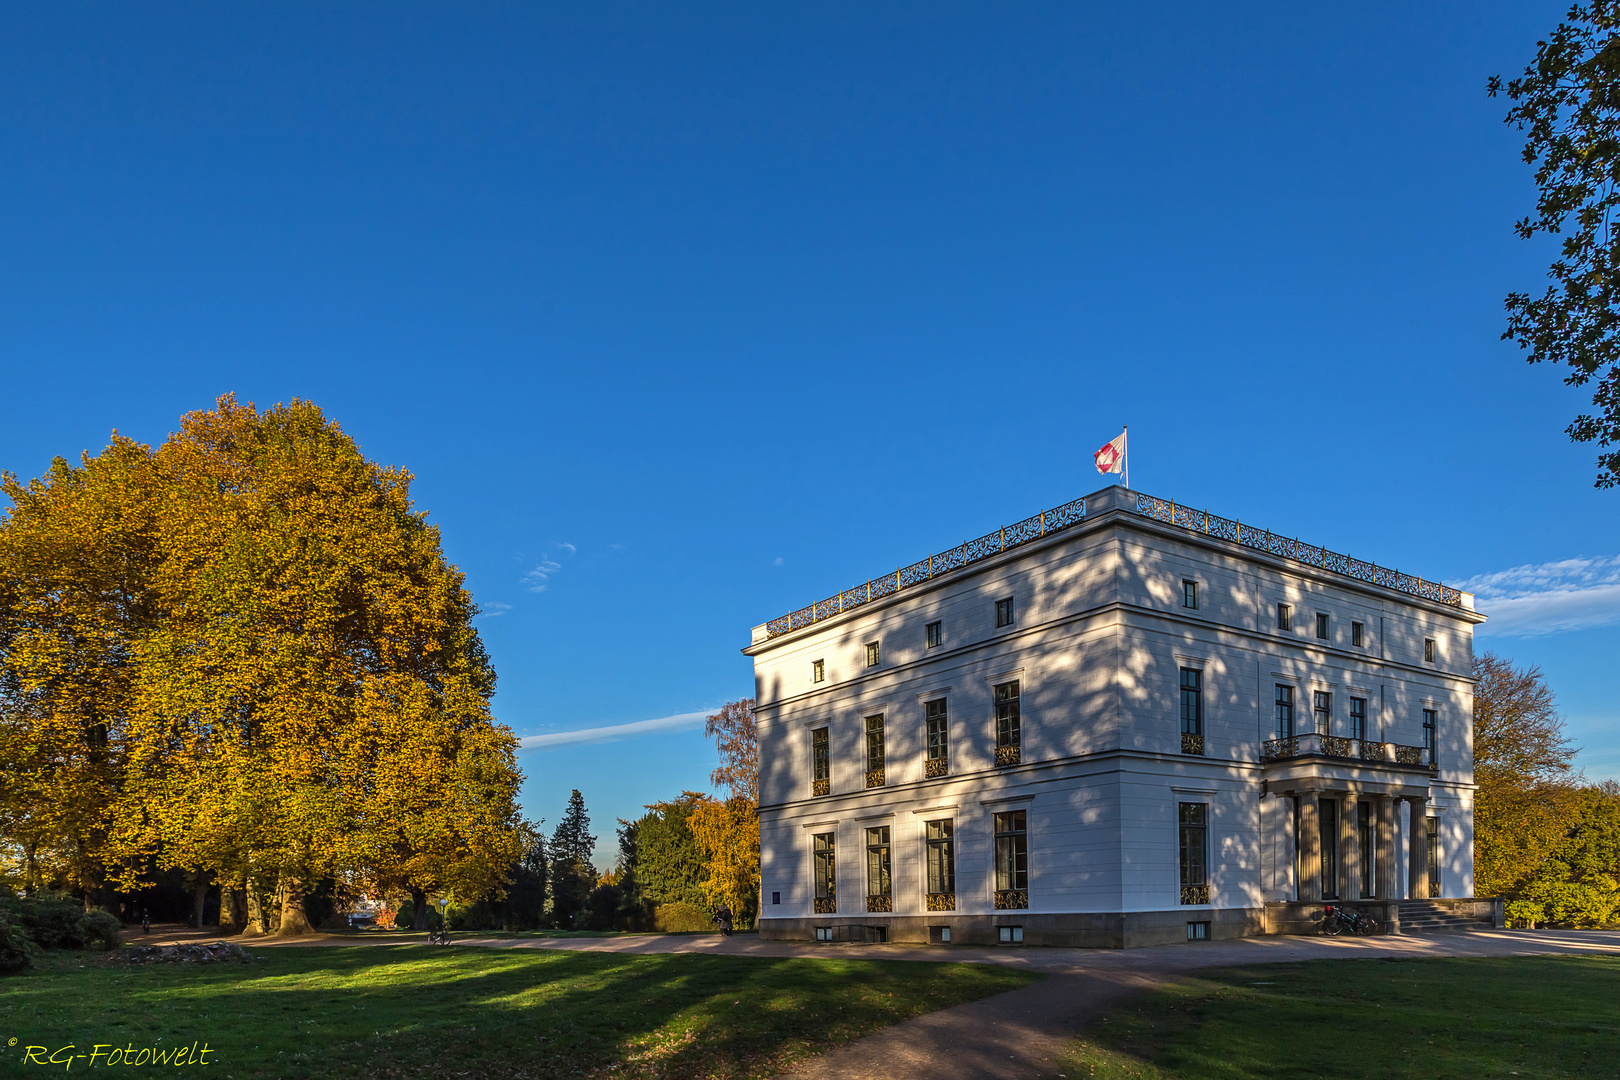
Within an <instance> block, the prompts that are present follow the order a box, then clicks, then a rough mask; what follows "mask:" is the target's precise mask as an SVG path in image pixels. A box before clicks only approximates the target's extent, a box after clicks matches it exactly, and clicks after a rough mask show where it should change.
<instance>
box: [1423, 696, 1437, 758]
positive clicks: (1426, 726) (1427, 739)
mask: <svg viewBox="0 0 1620 1080" xmlns="http://www.w3.org/2000/svg"><path fill="white" fill-rule="evenodd" d="M1434 721H1435V712H1434V710H1433V709H1424V710H1423V749H1425V750H1427V751H1428V755H1427V756H1428V759H1429V760H1428V762H1427V764H1430V765H1433V764H1434Z"/></svg>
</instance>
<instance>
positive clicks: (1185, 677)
mask: <svg viewBox="0 0 1620 1080" xmlns="http://www.w3.org/2000/svg"><path fill="white" fill-rule="evenodd" d="M1181 752H1182V753H1183V754H1202V753H1203V752H1204V673H1203V672H1202V671H1199V670H1198V669H1197V668H1185V667H1184V668H1182V669H1181Z"/></svg>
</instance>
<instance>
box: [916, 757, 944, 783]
mask: <svg viewBox="0 0 1620 1080" xmlns="http://www.w3.org/2000/svg"><path fill="white" fill-rule="evenodd" d="M950 771H951V763H950V762H949V761H948V760H946V759H945V758H942V757H932V758H929V759H928V760H927V761H926V762H924V763H923V775H924V776H926V777H927V778H928V779H930V780H932V779H933V778H934V777H936V776H944V775H945V774H946V773H948V772H950Z"/></svg>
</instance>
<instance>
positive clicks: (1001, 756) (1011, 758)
mask: <svg viewBox="0 0 1620 1080" xmlns="http://www.w3.org/2000/svg"><path fill="white" fill-rule="evenodd" d="M1022 758H1023V755H1022V754H1021V753H1020V752H1019V746H1018V744H1016V743H1014V744H1013V745H1012V746H998V747H996V764H997V765H1017V764H1018V763H1019V761H1020V760H1021V759H1022Z"/></svg>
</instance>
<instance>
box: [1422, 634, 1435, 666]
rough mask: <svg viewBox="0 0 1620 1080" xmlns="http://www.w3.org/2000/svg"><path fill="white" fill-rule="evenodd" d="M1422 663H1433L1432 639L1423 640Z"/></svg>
mask: <svg viewBox="0 0 1620 1080" xmlns="http://www.w3.org/2000/svg"><path fill="white" fill-rule="evenodd" d="M1423 662H1424V663H1426V664H1432V663H1434V638H1424V639H1423Z"/></svg>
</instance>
